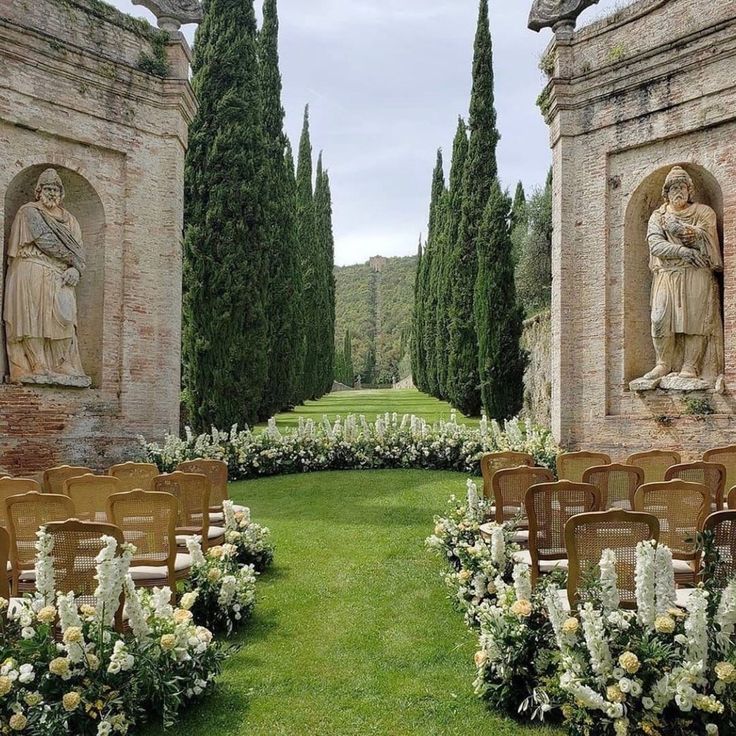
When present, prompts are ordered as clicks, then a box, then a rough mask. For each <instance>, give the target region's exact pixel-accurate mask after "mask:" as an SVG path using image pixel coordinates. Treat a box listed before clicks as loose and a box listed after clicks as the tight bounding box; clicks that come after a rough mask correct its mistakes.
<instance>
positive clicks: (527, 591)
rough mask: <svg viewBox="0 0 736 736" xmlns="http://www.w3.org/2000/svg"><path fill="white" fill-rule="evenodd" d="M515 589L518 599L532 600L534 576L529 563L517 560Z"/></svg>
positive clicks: (514, 574)
mask: <svg viewBox="0 0 736 736" xmlns="http://www.w3.org/2000/svg"><path fill="white" fill-rule="evenodd" d="M513 579H514V590H515V591H516V600H517V601H530V600H531V598H532V578H531V572H530V570H529V565H527V564H526V563H525V562H517V563H516V564H515V565H514V573H513Z"/></svg>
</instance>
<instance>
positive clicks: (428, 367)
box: [423, 149, 445, 396]
mask: <svg viewBox="0 0 736 736" xmlns="http://www.w3.org/2000/svg"><path fill="white" fill-rule="evenodd" d="M444 194H445V172H444V162H443V160H442V149H439V150H438V151H437V160H436V162H435V167H434V171H433V172H432V194H431V198H430V203H429V230H428V239H427V250H426V252H425V258H426V260H427V264H426V271H427V275H426V279H427V280H426V292H425V296H424V298H425V318H424V330H423V351H424V356H425V357H424V361H425V383H426V388H425V390H426V391H427V393H429V394H431V395H432V396H438V394H439V385H438V380H437V370H438V369H437V353H436V351H435V350H436V340H437V301H438V294H437V287H438V280H439V272H440V269H441V264H442V257H443V253H442V241H443V239H444V238H443V234H442V225H443V216H442V198H443V197H444Z"/></svg>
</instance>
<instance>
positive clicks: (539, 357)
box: [521, 311, 552, 427]
mask: <svg viewBox="0 0 736 736" xmlns="http://www.w3.org/2000/svg"><path fill="white" fill-rule="evenodd" d="M551 343H552V323H551V320H550V313H549V311H544V312H540V313H539V314H537V315H535V316H534V317H532V318H531V319H528V320H526V321H525V322H524V332H523V333H522V336H521V346H522V347H523V348H524V350H526V352H527V355H528V359H529V362H528V364H527V367H526V371H525V372H524V409H523V411H522V416H523V417H524V418H525V419H529V420H530V421H531V422H533V423H534V424H538V425H540V426H542V427H549V426H550V419H551V417H550V409H551V407H550V400H551V397H552V383H551V380H550V378H551V377H550V371H551V369H552V356H551V347H552V345H551Z"/></svg>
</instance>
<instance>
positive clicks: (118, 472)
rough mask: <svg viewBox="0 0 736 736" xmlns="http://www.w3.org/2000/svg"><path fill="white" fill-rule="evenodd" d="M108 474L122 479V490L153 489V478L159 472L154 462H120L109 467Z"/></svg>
mask: <svg viewBox="0 0 736 736" xmlns="http://www.w3.org/2000/svg"><path fill="white" fill-rule="evenodd" d="M107 474H108V475H111V476H113V478H117V479H118V480H119V481H120V490H121V491H135V490H136V489H138V488H140V489H141V490H142V491H152V490H153V479H154V478H155V477H156V476H157V475H158V474H159V470H158V467H157V466H156V465H154V464H153V463H131V462H128V463H120V464H119V465H113V466H112V467H110V468H108V469H107Z"/></svg>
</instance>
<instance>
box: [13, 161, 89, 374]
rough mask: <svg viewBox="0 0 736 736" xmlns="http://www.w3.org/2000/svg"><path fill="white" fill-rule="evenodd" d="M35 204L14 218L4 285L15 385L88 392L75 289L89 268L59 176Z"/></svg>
mask: <svg viewBox="0 0 736 736" xmlns="http://www.w3.org/2000/svg"><path fill="white" fill-rule="evenodd" d="M35 198H36V199H35V201H34V202H29V203H28V204H24V205H23V206H22V207H21V208H20V210H18V214H17V215H16V217H15V220H14V222H13V226H12V228H11V231H10V241H9V243H8V272H7V276H6V279H5V314H4V320H5V337H6V342H7V350H8V361H9V363H10V381H11V383H31V384H52V385H61V386H74V387H78V388H86V387H88V386H90V384H91V380H90V378H89V376H87V375H86V374H85V372H84V369H83V368H82V362H81V359H80V357H79V344H78V340H77V298H76V292H75V288H76V286H77V284H78V283H79V279H80V277H81V274H82V273H83V272H84V268H85V253H84V246H83V244H82V232H81V229H80V227H79V223H78V222H77V220H76V218H75V217H74V215H72V214H71V213H70V212H69V211H68V210H65V209H64V208H63V206H62V204H63V202H64V185H63V183H62V181H61V178H60V177H59V175H58V173H57V172H56V170H55V169H46V171H44V172H43V173H42V174H41V176H39V178H38V183H37V184H36V189H35Z"/></svg>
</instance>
